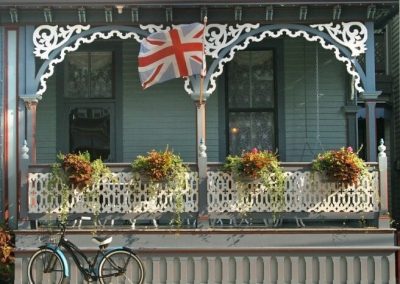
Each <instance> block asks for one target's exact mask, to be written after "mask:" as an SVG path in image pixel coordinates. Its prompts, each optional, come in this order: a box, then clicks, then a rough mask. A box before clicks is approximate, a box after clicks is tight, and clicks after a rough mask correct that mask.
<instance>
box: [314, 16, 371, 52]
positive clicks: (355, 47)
mask: <svg viewBox="0 0 400 284" xmlns="http://www.w3.org/2000/svg"><path fill="white" fill-rule="evenodd" d="M310 27H312V28H317V29H318V30H320V31H327V32H328V34H329V35H330V36H331V37H332V38H333V39H334V40H335V41H336V42H338V43H340V44H341V45H343V46H346V47H347V48H348V49H350V50H351V55H352V56H354V57H357V56H359V55H360V54H363V53H365V51H366V50H367V47H366V42H367V39H368V30H367V28H366V27H365V26H364V24H363V23H361V22H349V23H341V24H333V23H329V24H322V25H311V26H310Z"/></svg>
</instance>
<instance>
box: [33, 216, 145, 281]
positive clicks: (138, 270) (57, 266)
mask: <svg viewBox="0 0 400 284" xmlns="http://www.w3.org/2000/svg"><path fill="white" fill-rule="evenodd" d="M81 220H83V218H81ZM85 220H88V219H85ZM58 224H59V226H61V229H60V232H59V234H60V240H59V241H58V242H57V243H56V244H54V243H46V244H45V245H43V246H40V247H39V250H38V251H37V252H35V253H34V254H33V256H32V257H31V258H30V260H29V264H28V277H29V283H30V284H39V283H40V284H46V283H54V284H56V283H57V284H58V283H63V281H64V279H67V278H68V277H69V276H70V266H69V264H68V261H67V258H66V256H65V254H64V252H63V251H62V250H61V248H64V249H65V250H66V251H67V252H68V253H69V254H70V255H71V256H72V259H73V260H74V262H75V264H76V266H77V268H78V270H79V271H80V272H81V274H82V275H83V277H84V279H85V281H87V282H90V281H100V283H101V284H106V283H107V284H108V283H137V284H142V283H143V280H144V267H143V263H142V261H141V260H140V258H139V257H137V256H136V254H135V253H134V252H133V251H132V250H131V249H129V248H126V247H117V248H111V249H107V248H108V245H109V244H110V243H111V242H112V237H93V238H92V241H93V242H94V243H96V244H97V245H98V246H99V249H98V250H97V251H96V255H95V256H94V257H93V258H89V257H88V256H87V255H85V253H83V252H82V251H81V250H80V249H79V248H78V247H77V246H76V245H75V244H73V243H72V242H71V241H69V240H68V239H66V238H65V230H66V224H65V223H61V222H58ZM114 280H115V282H114ZM111 281H112V282H111Z"/></svg>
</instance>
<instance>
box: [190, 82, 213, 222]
mask: <svg viewBox="0 0 400 284" xmlns="http://www.w3.org/2000/svg"><path fill="white" fill-rule="evenodd" d="M191 83H192V87H193V93H192V94H191V95H190V96H191V98H192V100H193V101H194V102H195V105H196V151H197V170H198V173H199V201H198V206H199V215H198V218H197V226H198V227H201V228H207V227H209V216H208V202H207V152H206V150H207V147H206V145H207V143H206V101H207V98H208V97H209V94H207V93H206V92H203V90H204V89H205V88H204V86H201V84H203V82H202V80H201V79H200V76H195V78H194V80H192V81H191ZM201 93H203V94H202V95H200V94H201Z"/></svg>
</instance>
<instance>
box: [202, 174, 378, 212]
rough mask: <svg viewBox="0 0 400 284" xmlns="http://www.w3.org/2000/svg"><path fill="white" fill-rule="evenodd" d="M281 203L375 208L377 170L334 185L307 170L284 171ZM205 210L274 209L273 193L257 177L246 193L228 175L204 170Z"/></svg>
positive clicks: (291, 207) (292, 207)
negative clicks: (356, 180)
mask: <svg viewBox="0 0 400 284" xmlns="http://www.w3.org/2000/svg"><path fill="white" fill-rule="evenodd" d="M284 176H285V183H284V184H285V188H284V199H283V200H285V204H284V206H283V208H282V209H281V210H282V212H308V213H311V212H320V213H322V212H337V213H341V212H349V213H350V212H359V213H362V212H379V173H378V171H377V170H376V169H374V170H371V171H370V172H368V173H367V174H366V175H365V176H363V178H362V179H361V181H360V183H359V184H357V185H351V186H348V187H344V186H342V187H339V188H338V187H337V185H336V184H335V183H329V182H326V181H324V179H323V177H322V176H320V175H318V174H313V173H311V172H310V171H305V172H302V171H293V172H292V171H285V173H284ZM207 177H208V181H207V195H208V212H211V213H221V212H230V213H231V212H241V210H242V209H241V208H243V204H245V205H248V208H246V209H247V210H248V211H247V212H275V211H276V208H277V207H276V206H277V204H276V197H274V194H273V193H271V191H270V190H268V189H267V188H265V187H264V186H263V185H262V184H260V183H259V182H257V181H254V182H250V183H249V184H248V185H247V187H246V189H247V192H246V194H239V191H238V188H237V186H236V183H235V182H234V180H233V178H232V175H231V174H230V173H225V172H208V173H207Z"/></svg>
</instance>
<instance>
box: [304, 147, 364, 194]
mask: <svg viewBox="0 0 400 284" xmlns="http://www.w3.org/2000/svg"><path fill="white" fill-rule="evenodd" d="M311 169H312V171H314V172H319V173H322V174H325V175H326V176H327V177H328V179H329V180H331V181H333V182H335V183H336V184H337V185H338V186H342V185H343V186H349V185H353V184H355V185H357V184H358V182H359V179H360V177H361V176H362V175H363V174H365V173H366V172H367V166H366V164H365V162H364V161H363V160H362V159H361V158H360V157H359V156H358V152H354V151H353V148H351V147H347V148H345V147H342V148H340V149H339V150H332V151H327V152H324V153H321V154H318V156H317V158H316V159H315V160H313V162H312V166H311Z"/></svg>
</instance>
